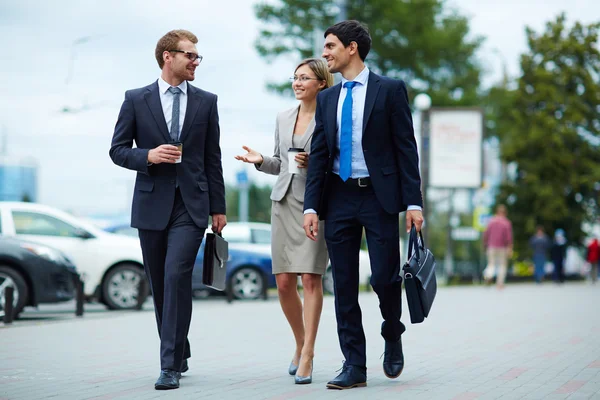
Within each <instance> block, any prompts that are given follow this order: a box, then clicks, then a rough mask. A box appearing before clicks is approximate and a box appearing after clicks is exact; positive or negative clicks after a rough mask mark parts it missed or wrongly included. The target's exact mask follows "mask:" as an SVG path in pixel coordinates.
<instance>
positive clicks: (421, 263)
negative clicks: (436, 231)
mask: <svg viewBox="0 0 600 400" xmlns="http://www.w3.org/2000/svg"><path fill="white" fill-rule="evenodd" d="M419 237H420V239H421V241H420V243H419V240H418V238H417V230H416V228H415V226H414V225H413V226H412V228H411V230H410V238H409V242H408V257H409V258H408V261H407V262H406V264H404V266H403V267H402V271H403V272H404V288H405V289H406V302H407V303H408V310H409V312H410V322H411V323H413V324H418V323H420V322H423V321H424V320H425V317H427V316H428V315H429V311H430V310H431V305H432V304H433V300H434V299H435V294H436V292H437V281H436V279H435V258H434V257H433V254H432V253H431V251H429V249H427V248H426V247H425V243H424V242H423V235H422V234H421V232H419ZM413 249H414V252H413Z"/></svg>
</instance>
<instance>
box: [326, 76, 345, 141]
mask: <svg viewBox="0 0 600 400" xmlns="http://www.w3.org/2000/svg"><path fill="white" fill-rule="evenodd" d="M341 90H342V84H341V83H338V84H337V85H335V86H334V87H333V88H331V93H330V94H329V99H328V100H327V113H328V115H327V128H328V129H327V133H328V135H329V140H330V142H329V143H331V145H332V146H331V147H332V148H334V147H335V144H336V142H337V138H336V136H337V109H338V100H339V99H340V92H341Z"/></svg>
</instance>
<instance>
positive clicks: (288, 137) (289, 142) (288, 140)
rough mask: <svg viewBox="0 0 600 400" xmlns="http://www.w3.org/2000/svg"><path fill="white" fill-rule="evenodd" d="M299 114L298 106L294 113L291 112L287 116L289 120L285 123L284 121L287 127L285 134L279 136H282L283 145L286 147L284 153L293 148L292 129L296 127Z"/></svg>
mask: <svg viewBox="0 0 600 400" xmlns="http://www.w3.org/2000/svg"><path fill="white" fill-rule="evenodd" d="M299 112H300V106H298V107H297V108H296V111H294V112H292V113H291V114H290V115H289V118H288V119H287V121H285V123H286V124H287V126H286V127H285V132H280V134H283V141H282V143H283V145H284V146H287V147H286V149H285V150H286V151H287V149H288V148H289V147H294V146H293V144H294V128H295V127H296V121H297V120H298V113H299Z"/></svg>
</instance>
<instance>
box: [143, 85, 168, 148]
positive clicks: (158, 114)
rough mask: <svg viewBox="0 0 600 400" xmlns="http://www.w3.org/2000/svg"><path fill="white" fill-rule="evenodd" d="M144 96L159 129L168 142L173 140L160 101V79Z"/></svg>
mask: <svg viewBox="0 0 600 400" xmlns="http://www.w3.org/2000/svg"><path fill="white" fill-rule="evenodd" d="M144 98H145V99H146V104H148V108H149V109H150V112H151V113H152V116H153V117H154V121H156V125H157V126H158V130H159V131H160V133H161V134H162V135H163V136H164V138H165V139H166V141H167V143H169V142H170V141H171V137H170V136H169V130H168V129H167V123H166V122H165V115H164V113H163V109H162V104H161V103H160V94H159V93H158V81H156V82H155V83H154V84H153V85H151V87H150V88H149V89H148V91H147V92H146V94H145V95H144Z"/></svg>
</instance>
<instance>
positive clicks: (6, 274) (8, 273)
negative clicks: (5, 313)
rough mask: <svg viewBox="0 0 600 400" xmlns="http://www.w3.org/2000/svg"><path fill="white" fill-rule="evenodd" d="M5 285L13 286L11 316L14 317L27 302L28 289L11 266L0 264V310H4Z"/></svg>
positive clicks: (21, 277) (23, 280)
mask: <svg viewBox="0 0 600 400" xmlns="http://www.w3.org/2000/svg"><path fill="white" fill-rule="evenodd" d="M7 287H12V288H14V292H13V318H14V319H16V318H17V316H18V315H19V314H20V313H21V311H23V308H25V305H26V304H27V302H28V299H29V289H28V288H27V283H26V282H25V279H23V276H21V274H20V273H18V272H17V271H15V270H14V269H12V268H9V267H5V266H2V265H0V310H4V301H5V297H4V293H5V290H6V288H7Z"/></svg>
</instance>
